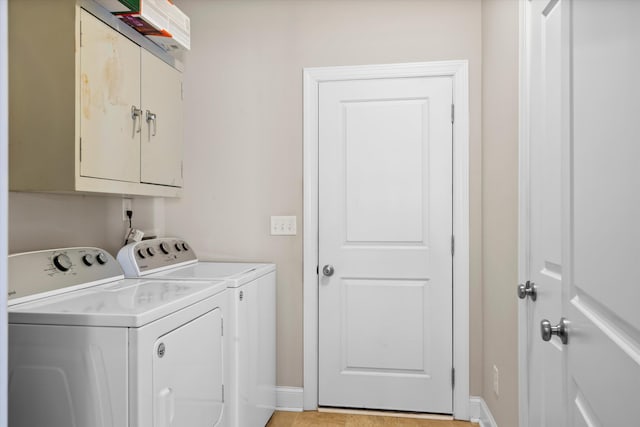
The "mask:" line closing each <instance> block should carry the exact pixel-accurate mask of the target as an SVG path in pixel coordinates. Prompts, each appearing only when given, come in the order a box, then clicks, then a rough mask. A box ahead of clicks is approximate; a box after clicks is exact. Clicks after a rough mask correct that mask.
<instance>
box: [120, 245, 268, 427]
mask: <svg viewBox="0 0 640 427" xmlns="http://www.w3.org/2000/svg"><path fill="white" fill-rule="evenodd" d="M118 261H120V264H121V265H122V268H123V270H124V272H125V275H126V276H127V277H144V278H147V279H155V280H166V279H180V280H194V279H209V280H212V279H224V280H227V283H228V285H229V293H228V296H229V316H228V319H229V321H228V322H226V321H225V331H229V332H228V334H229V336H227V339H228V340H229V341H228V342H230V343H231V345H230V346H229V352H228V353H227V354H228V360H229V364H228V366H229V367H230V369H231V371H230V373H231V378H230V381H229V383H228V387H227V388H228V390H229V392H230V393H229V394H228V396H229V398H228V399H227V401H226V403H227V405H229V408H228V409H229V418H228V422H229V425H230V426H233V427H263V426H264V425H266V423H267V422H268V421H269V418H270V417H271V415H272V414H273V411H274V409H275V405H276V388H275V386H276V267H275V265H274V264H255V263H222V262H206V261H198V259H197V257H196V254H195V253H194V251H193V249H192V248H191V247H190V246H189V245H188V244H187V243H186V242H185V241H183V240H181V239H176V238H159V239H152V240H145V241H142V242H139V243H132V244H129V245H127V246H125V247H123V248H122V249H120V252H119V253H118ZM227 323H229V327H227Z"/></svg>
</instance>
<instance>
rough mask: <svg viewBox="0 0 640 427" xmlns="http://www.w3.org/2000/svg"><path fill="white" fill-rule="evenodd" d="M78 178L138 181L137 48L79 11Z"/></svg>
mask: <svg viewBox="0 0 640 427" xmlns="http://www.w3.org/2000/svg"><path fill="white" fill-rule="evenodd" d="M81 22H82V46H81V49H80V69H81V74H82V75H81V83H80V101H81V105H82V108H81V111H80V135H81V138H82V140H81V144H80V146H81V161H80V174H81V175H82V176H90V177H95V178H104V179H113V180H118V181H129V182H140V133H138V125H139V121H138V120H140V119H138V120H136V121H134V119H133V118H132V116H131V107H132V106H135V107H136V108H140V47H138V45H136V44H134V43H133V42H132V41H130V40H129V39H127V38H126V37H124V36H123V35H121V34H119V33H118V32H116V31H115V30H113V29H112V28H111V27H109V26H107V25H106V24H104V23H102V22H100V21H99V20H98V19H97V18H95V17H94V16H93V15H91V14H89V13H88V12H85V11H84V10H83V11H82V12H81Z"/></svg>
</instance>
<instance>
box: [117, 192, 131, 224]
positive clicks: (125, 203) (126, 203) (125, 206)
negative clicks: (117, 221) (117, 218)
mask: <svg viewBox="0 0 640 427" xmlns="http://www.w3.org/2000/svg"><path fill="white" fill-rule="evenodd" d="M116 206H117V205H116ZM127 211H131V212H133V199H130V198H128V197H123V198H122V220H123V221H129V217H128V216H127Z"/></svg>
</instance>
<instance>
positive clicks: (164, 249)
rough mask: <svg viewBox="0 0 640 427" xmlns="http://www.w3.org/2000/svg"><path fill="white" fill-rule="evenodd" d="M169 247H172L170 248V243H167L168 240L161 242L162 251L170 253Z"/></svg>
mask: <svg viewBox="0 0 640 427" xmlns="http://www.w3.org/2000/svg"><path fill="white" fill-rule="evenodd" d="M169 249H170V248H169V245H168V244H167V242H162V243H160V250H161V251H162V252H164V253H165V254H168V253H169Z"/></svg>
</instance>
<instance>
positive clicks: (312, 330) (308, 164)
mask: <svg viewBox="0 0 640 427" xmlns="http://www.w3.org/2000/svg"><path fill="white" fill-rule="evenodd" d="M468 68H469V66H468V61H466V60H461V61H442V62H421V63H407V64H385V65H362V66H346V67H321V68H305V69H304V70H303V84H304V103H303V128H304V129H303V167H304V172H303V175H304V183H303V191H304V196H303V208H304V213H303V224H304V226H303V250H304V256H303V263H304V265H303V309H304V314H303V319H304V329H303V331H304V409H305V410H313V409H316V408H317V407H318V275H317V270H316V269H317V265H318V90H319V84H320V83H321V82H327V81H337V80H353V79H377V78H378V79H379V78H401V77H435V76H450V77H451V78H452V80H453V100H454V104H455V122H454V125H453V140H454V151H453V232H454V235H455V256H454V259H453V277H454V279H453V366H454V368H455V372H456V382H455V388H454V391H453V414H454V417H455V418H457V419H463V420H468V419H469V77H468V73H469V72H468Z"/></svg>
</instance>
